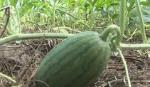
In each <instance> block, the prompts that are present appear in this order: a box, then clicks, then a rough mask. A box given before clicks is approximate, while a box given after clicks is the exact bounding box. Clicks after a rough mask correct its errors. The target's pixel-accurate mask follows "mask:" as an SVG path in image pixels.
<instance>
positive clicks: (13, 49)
mask: <svg viewBox="0 0 150 87" xmlns="http://www.w3.org/2000/svg"><path fill="white" fill-rule="evenodd" d="M60 41H61V40H56V39H55V40H34V41H30V40H27V41H22V42H21V43H18V44H16V43H9V44H5V45H3V46H0V48H1V49H0V72H2V73H4V74H6V75H8V76H11V77H12V78H15V79H16V80H17V83H19V84H20V85H21V87H28V84H29V83H30V82H31V81H32V78H33V77H34V74H35V72H36V70H37V67H38V65H39V64H40V62H41V60H42V59H43V57H44V56H45V55H46V53H47V52H49V51H50V50H51V49H52V48H53V47H54V46H55V45H56V44H58V43H59V42H60ZM123 54H124V56H125V59H126V61H127V64H128V68H129V75H130V78H131V82H132V87H150V58H149V55H148V51H146V50H145V51H143V50H127V49H123ZM12 85H13V86H15V85H16V84H12V83H11V82H10V81H8V80H6V79H4V78H1V79H0V87H12ZM17 85H18V84H17ZM90 87H127V80H126V74H125V68H124V65H123V63H122V60H121V58H120V57H119V56H118V55H115V56H114V55H112V56H111V58H110V60H109V63H108V65H107V67H106V69H105V71H104V72H103V74H101V75H100V76H99V78H98V79H97V81H95V82H93V84H91V86H90Z"/></svg>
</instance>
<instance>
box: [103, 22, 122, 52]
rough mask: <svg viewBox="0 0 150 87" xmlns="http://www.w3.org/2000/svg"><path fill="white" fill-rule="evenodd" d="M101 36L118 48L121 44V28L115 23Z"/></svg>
mask: <svg viewBox="0 0 150 87" xmlns="http://www.w3.org/2000/svg"><path fill="white" fill-rule="evenodd" d="M113 31H115V33H116V34H113ZM110 33H111V35H110ZM100 38H101V39H102V40H104V41H106V42H110V45H111V47H112V48H115V49H116V48H117V47H118V46H119V45H120V41H121V31H120V28H119V27H118V26H117V25H114V24H113V25H110V26H108V27H107V29H105V30H104V31H103V32H102V34H101V35H100Z"/></svg>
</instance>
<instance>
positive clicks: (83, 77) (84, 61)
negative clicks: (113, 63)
mask: <svg viewBox="0 0 150 87" xmlns="http://www.w3.org/2000/svg"><path fill="white" fill-rule="evenodd" d="M110 55H111V48H110V46H109V43H108V42H105V41H103V40H101V38H100V37H99V34H98V33H96V32H92V31H86V32H81V33H78V34H76V35H74V36H71V37H69V38H67V39H65V40H64V41H63V42H62V43H60V44H58V45H57V46H55V47H54V48H53V49H52V50H51V51H50V52H49V53H48V54H47V55H46V56H45V58H44V59H43V61H42V62H41V64H40V66H39V68H38V71H37V73H36V76H35V78H36V80H38V81H39V80H40V82H37V87H47V86H46V84H47V85H49V87H87V86H88V84H89V83H90V82H92V81H93V80H94V79H96V78H97V77H98V76H99V74H100V73H102V71H103V70H104V69H105V66H106V64H107V61H108V59H109V57H110ZM43 82H44V83H43ZM45 83H46V84H45Z"/></svg>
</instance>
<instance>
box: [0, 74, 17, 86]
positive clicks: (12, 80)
mask: <svg viewBox="0 0 150 87" xmlns="http://www.w3.org/2000/svg"><path fill="white" fill-rule="evenodd" d="M0 77H2V78H5V79H7V80H9V81H11V82H13V83H14V84H16V81H15V80H14V79H12V78H11V77H9V76H7V75H5V74H3V73H0Z"/></svg>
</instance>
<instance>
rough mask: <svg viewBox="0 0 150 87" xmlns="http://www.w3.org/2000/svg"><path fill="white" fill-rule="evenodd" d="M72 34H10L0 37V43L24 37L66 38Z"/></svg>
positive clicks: (23, 38) (24, 38)
mask: <svg viewBox="0 0 150 87" xmlns="http://www.w3.org/2000/svg"><path fill="white" fill-rule="evenodd" d="M72 35H73V34H65V33H31V34H29V33H28V34H15V35H10V36H8V37H4V38H1V39H0V45H3V44H5V43H8V42H10V41H15V40H26V39H40V38H45V39H47V38H62V39H64V38H67V37H70V36H72Z"/></svg>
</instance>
